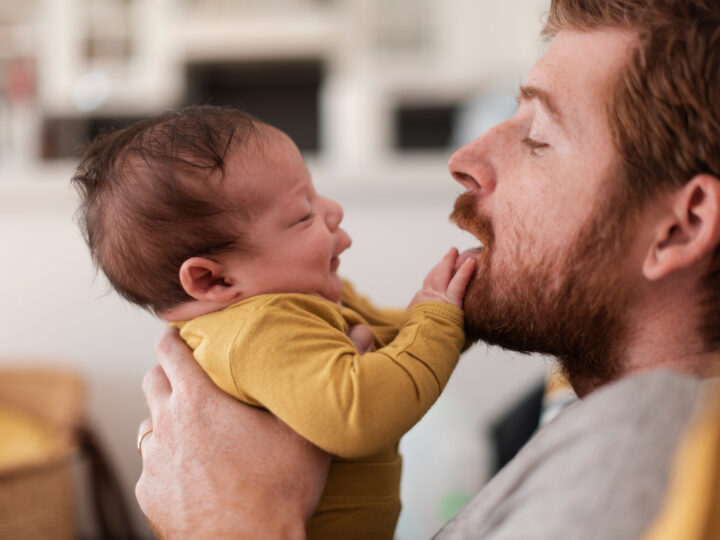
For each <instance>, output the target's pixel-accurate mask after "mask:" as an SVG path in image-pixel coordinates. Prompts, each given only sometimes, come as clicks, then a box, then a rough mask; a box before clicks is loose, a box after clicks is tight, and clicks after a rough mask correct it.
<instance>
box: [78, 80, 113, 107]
mask: <svg viewBox="0 0 720 540" xmlns="http://www.w3.org/2000/svg"><path fill="white" fill-rule="evenodd" d="M111 90H112V81H111V80H110V77H109V76H108V74H107V73H105V72H104V71H100V70H93V71H88V72H87V73H86V74H85V75H83V76H82V77H80V78H79V79H78V80H77V81H75V86H74V87H73V101H74V102H75V107H76V108H77V110H79V111H82V112H89V111H94V110H95V109H97V108H98V107H99V106H100V105H102V104H103V103H104V102H105V100H106V99H107V98H108V96H109V95H110V91H111Z"/></svg>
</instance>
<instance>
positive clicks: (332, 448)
mask: <svg viewBox="0 0 720 540" xmlns="http://www.w3.org/2000/svg"><path fill="white" fill-rule="evenodd" d="M346 331H347V324H346V323H345V321H344V320H343V319H342V317H341V316H340V315H339V314H338V312H337V309H336V308H335V307H334V306H332V305H329V303H327V302H322V301H319V300H318V301H315V302H310V303H307V304H303V305H299V304H298V303H297V302H293V301H292V300H288V299H284V298H279V299H276V300H274V301H273V302H272V305H268V306H265V308H264V309H262V310H259V311H258V312H257V314H256V315H255V316H254V317H253V318H252V321H251V324H246V325H245V326H244V329H243V331H242V333H241V334H242V335H238V338H237V339H236V340H235V343H234V344H233V349H232V358H231V364H230V369H231V371H232V375H233V379H234V381H235V384H236V386H237V387H238V391H239V393H240V395H241V396H242V397H243V399H245V400H246V401H248V402H249V403H253V404H256V405H260V406H262V407H265V408H266V409H268V410H270V411H271V412H272V413H273V414H275V415H276V416H278V417H279V418H280V419H282V420H283V421H284V422H285V423H287V424H288V425H289V426H290V427H291V428H292V429H294V430H295V431H297V432H298V433H299V434H300V435H302V436H303V437H305V438H306V439H308V440H309V441H311V442H312V443H314V444H315V445H317V446H319V447H320V448H322V449H324V450H326V451H327V452H330V453H331V454H335V455H338V456H341V457H346V458H354V457H361V456H366V455H371V454H373V453H375V452H377V451H380V450H382V449H383V448H386V447H387V446H390V445H392V444H394V443H395V442H396V441H398V440H399V439H400V437H401V436H402V435H403V434H404V433H405V432H407V431H408V430H409V429H410V428H411V427H412V426H413V425H415V424H416V423H417V422H418V421H419V420H420V418H422V416H423V415H424V414H425V412H427V410H428V409H429V408H430V406H431V405H432V404H433V403H434V402H435V400H436V399H437V398H438V396H439V395H440V392H441V391H442V389H443V388H444V387H445V384H446V383H447V381H448V379H449V377H450V374H451V372H452V370H453V368H454V367H455V365H456V363H457V360H458V357H459V354H460V349H461V347H462V345H463V342H464V333H463V315H462V311H461V310H460V309H458V308H456V307H455V306H451V305H449V304H445V303H442V302H422V303H420V304H417V305H416V306H413V308H411V309H410V310H408V312H407V313H406V315H405V318H404V319H403V321H402V324H401V327H400V331H399V332H398V335H397V337H396V338H395V339H394V340H393V341H392V342H391V343H390V344H389V345H388V346H386V347H383V348H381V349H379V350H377V351H375V352H371V353H368V354H364V355H360V354H358V352H357V351H356V349H355V347H354V346H353V344H352V342H351V341H350V340H349V339H348V337H347V336H346V335H345V332H346Z"/></svg>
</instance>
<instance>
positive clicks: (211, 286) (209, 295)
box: [179, 257, 241, 303]
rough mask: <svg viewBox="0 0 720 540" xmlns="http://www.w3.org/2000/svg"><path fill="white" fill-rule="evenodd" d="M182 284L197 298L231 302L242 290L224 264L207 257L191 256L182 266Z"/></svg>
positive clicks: (187, 291)
mask: <svg viewBox="0 0 720 540" xmlns="http://www.w3.org/2000/svg"><path fill="white" fill-rule="evenodd" d="M179 277H180V284H181V285H182V287H183V289H185V292H186V293H188V294H189V295H190V296H192V297H193V298H194V299H195V300H205V301H210V302H222V303H226V302H230V301H233V300H234V299H235V298H237V297H238V296H239V295H240V293H241V291H240V286H239V283H238V282H237V280H234V279H233V278H232V277H231V276H230V274H229V273H228V272H226V270H225V268H224V267H223V265H222V264H221V263H219V262H217V261H213V260H212V259H208V258H206V257H191V258H189V259H187V260H186V261H185V262H183V263H182V265H181V266H180V272H179Z"/></svg>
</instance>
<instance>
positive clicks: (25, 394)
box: [0, 370, 84, 540]
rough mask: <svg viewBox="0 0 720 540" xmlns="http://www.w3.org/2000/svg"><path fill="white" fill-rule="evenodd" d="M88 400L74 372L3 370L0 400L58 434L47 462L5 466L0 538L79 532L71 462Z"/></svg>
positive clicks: (27, 539)
mask: <svg viewBox="0 0 720 540" xmlns="http://www.w3.org/2000/svg"><path fill="white" fill-rule="evenodd" d="M83 403H84V385H83V383H82V381H81V380H80V378H79V377H77V376H75V375H73V374H69V373H61V372H51V371H41V370H32V371H30V370H13V371H0V404H2V405H3V406H6V407H12V408H14V409H17V410H18V411H22V412H24V413H29V414H32V415H33V416H35V417H36V418H37V419H39V420H42V421H44V422H45V423H46V424H47V425H48V426H49V427H51V428H52V430H53V432H54V433H55V434H56V435H57V436H56V437H55V439H56V441H57V444H56V445H54V447H53V451H52V453H51V455H49V456H48V457H47V459H44V460H43V461H42V462H36V463H26V464H22V465H19V466H17V467H12V468H5V469H0V539H2V540H10V539H23V540H36V539H37V540H41V539H42V540H53V539H58V540H65V539H68V540H70V539H72V538H75V537H76V523H75V509H74V497H75V493H74V489H73V481H72V475H71V463H72V459H73V458H74V457H75V455H76V454H77V444H76V440H75V435H74V434H75V433H76V431H75V430H76V427H77V426H78V425H79V423H80V420H81V417H82V410H83Z"/></svg>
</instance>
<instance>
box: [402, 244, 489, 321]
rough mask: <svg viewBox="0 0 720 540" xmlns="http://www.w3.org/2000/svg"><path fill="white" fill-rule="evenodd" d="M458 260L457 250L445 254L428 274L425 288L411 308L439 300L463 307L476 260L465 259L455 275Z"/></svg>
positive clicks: (413, 301) (419, 292) (418, 293)
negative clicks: (425, 302) (428, 301)
mask: <svg viewBox="0 0 720 540" xmlns="http://www.w3.org/2000/svg"><path fill="white" fill-rule="evenodd" d="M457 258H458V250H457V249H455V248H452V249H451V250H450V251H448V252H447V253H446V254H445V256H444V257H443V258H442V259H441V260H440V262H439V263H438V264H437V265H436V266H435V268H433V269H432V270H430V272H429V273H428V275H427V277H426V278H425V281H424V282H423V288H422V289H420V290H419V291H418V292H417V294H416V295H415V297H414V298H413V299H412V302H410V306H411V307H412V306H414V305H415V304H418V303H420V302H424V301H425V300H439V301H441V302H446V303H448V304H452V305H454V306H457V307H459V308H461V307H462V305H463V297H464V296H465V289H466V288H467V286H468V283H470V278H471V277H472V274H473V272H474V271H475V259H473V258H472V257H469V258H467V259H465V261H464V262H463V263H462V264H461V265H460V268H458V269H457V271H456V272H455V275H453V269H454V268H455V261H456V260H457Z"/></svg>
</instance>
